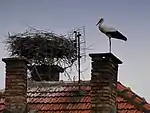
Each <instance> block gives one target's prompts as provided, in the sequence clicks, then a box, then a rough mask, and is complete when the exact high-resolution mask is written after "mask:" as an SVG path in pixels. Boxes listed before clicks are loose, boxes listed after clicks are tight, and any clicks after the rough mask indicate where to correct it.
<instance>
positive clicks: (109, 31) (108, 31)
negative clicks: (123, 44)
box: [96, 18, 127, 53]
mask: <svg viewBox="0 0 150 113" xmlns="http://www.w3.org/2000/svg"><path fill="white" fill-rule="evenodd" d="M103 22H104V19H103V18H101V19H100V20H99V21H98V23H97V24H96V26H97V25H98V28H99V30H100V31H101V32H102V33H104V34H105V35H106V36H108V37H109V52H110V53H111V38H115V39H120V40H124V41H127V38H126V37H125V36H124V35H122V34H121V33H120V32H119V31H118V30H116V29H115V28H111V27H107V26H105V25H103Z"/></svg>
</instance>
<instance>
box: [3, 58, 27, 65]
mask: <svg viewBox="0 0 150 113" xmlns="http://www.w3.org/2000/svg"><path fill="white" fill-rule="evenodd" d="M2 61H3V62H5V63H8V62H10V61H11V62H12V61H24V62H26V63H27V64H28V63H29V61H28V60H27V59H26V58H24V57H9V58H2Z"/></svg>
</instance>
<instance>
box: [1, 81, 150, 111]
mask: <svg viewBox="0 0 150 113" xmlns="http://www.w3.org/2000/svg"><path fill="white" fill-rule="evenodd" d="M78 88H79V87H78V85H77V83H73V82H71V83H64V82H55V83H54V82H53V83H52V82H42V83H41V82H38V83H31V82H29V83H28V93H27V96H28V99H27V101H28V108H29V109H31V110H37V111H38V113H90V109H91V95H90V91H91V87H90V81H84V82H82V84H81V90H80V91H79V90H78ZM117 93H118V96H117V103H118V112H119V113H143V112H145V113H147V112H148V113H149V112H150V104H148V103H147V102H146V101H145V99H143V98H141V97H139V96H138V95H136V94H135V93H134V92H132V91H131V90H130V88H127V87H125V86H123V85H122V84H121V83H120V82H118V84H117ZM3 109H4V98H0V111H2V110H3Z"/></svg>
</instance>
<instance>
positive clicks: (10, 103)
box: [2, 58, 28, 113]
mask: <svg viewBox="0 0 150 113" xmlns="http://www.w3.org/2000/svg"><path fill="white" fill-rule="evenodd" d="M2 61H3V62H5V63H6V83H5V110H4V113H27V111H26V110H27V63H28V62H27V61H26V60H25V59H23V58H3V59H2Z"/></svg>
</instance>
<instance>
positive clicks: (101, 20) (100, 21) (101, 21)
mask: <svg viewBox="0 0 150 113" xmlns="http://www.w3.org/2000/svg"><path fill="white" fill-rule="evenodd" d="M103 21H104V19H103V18H101V19H100V20H99V21H98V22H97V24H96V26H97V25H99V24H101V23H103Z"/></svg>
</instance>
